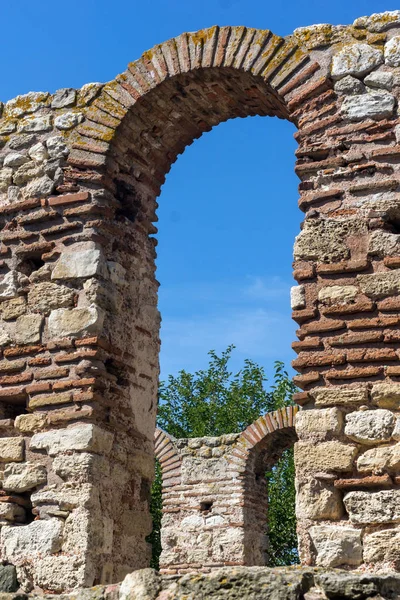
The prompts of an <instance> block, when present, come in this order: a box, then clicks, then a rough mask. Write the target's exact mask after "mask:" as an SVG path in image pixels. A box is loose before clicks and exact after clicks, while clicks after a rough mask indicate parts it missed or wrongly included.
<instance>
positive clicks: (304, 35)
mask: <svg viewBox="0 0 400 600" xmlns="http://www.w3.org/2000/svg"><path fill="white" fill-rule="evenodd" d="M293 35H294V36H295V37H296V39H297V40H298V42H299V46H300V47H305V48H307V50H311V49H313V48H320V47H321V46H326V45H329V42H330V41H331V39H332V25H329V24H328V23H319V24H318V25H310V26H308V27H298V28H297V29H295V30H294V32H293Z"/></svg>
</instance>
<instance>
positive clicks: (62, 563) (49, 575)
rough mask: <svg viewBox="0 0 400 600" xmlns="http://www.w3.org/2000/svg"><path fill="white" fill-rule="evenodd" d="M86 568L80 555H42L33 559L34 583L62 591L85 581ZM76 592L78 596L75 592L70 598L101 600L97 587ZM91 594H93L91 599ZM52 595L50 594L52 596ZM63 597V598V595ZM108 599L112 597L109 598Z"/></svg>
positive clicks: (53, 590)
mask: <svg viewBox="0 0 400 600" xmlns="http://www.w3.org/2000/svg"><path fill="white" fill-rule="evenodd" d="M87 570H88V569H85V563H84V560H83V558H80V557H74V556H65V555H62V554H60V555H57V556H55V555H50V556H44V557H43V558H40V559H38V560H36V561H35V583H36V585H38V586H39V587H41V588H42V589H46V590H49V591H51V592H53V593H57V592H62V591H63V590H65V589H76V588H78V587H80V586H81V585H82V582H84V581H85V579H86V577H85V571H87ZM78 594H79V598H77V593H75V594H73V595H72V599H73V600H75V599H76V600H81V599H82V600H103V598H102V597H101V596H100V597H99V590H98V588H97V589H96V590H95V591H94V592H90V591H89V590H81V591H80V592H78ZM91 594H94V596H93V598H92V599H91ZM54 597H55V596H52V598H54ZM57 597H58V596H57ZM74 597H75V598H74ZM63 598H64V599H65V596H63ZM70 598H71V597H70ZM107 600H108V598H107ZM110 600H114V599H112V598H110Z"/></svg>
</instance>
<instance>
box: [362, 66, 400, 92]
mask: <svg viewBox="0 0 400 600" xmlns="http://www.w3.org/2000/svg"><path fill="white" fill-rule="evenodd" d="M393 81H394V77H393V73H389V72H386V71H374V72H373V73H370V74H369V75H367V76H366V77H365V79H364V83H365V85H367V86H368V87H371V88H377V89H382V90H391V89H392V87H393Z"/></svg>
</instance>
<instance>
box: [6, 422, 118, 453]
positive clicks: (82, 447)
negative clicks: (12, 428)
mask: <svg viewBox="0 0 400 600" xmlns="http://www.w3.org/2000/svg"><path fill="white" fill-rule="evenodd" d="M17 439H18V438H17ZM113 439H114V434H113V433H110V432H109V431H105V430H104V429H101V428H100V427H98V426H97V425H92V424H80V425H74V426H73V427H69V428H67V429H52V430H50V431H46V432H43V433H36V434H35V435H34V436H33V437H32V439H31V443H30V448H31V449H32V450H46V451H47V452H48V454H49V455H50V456H56V454H59V453H60V452H67V451H69V450H75V451H80V452H95V453H97V454H105V455H107V454H109V453H110V451H111V447H112V443H113ZM0 442H1V439H0Z"/></svg>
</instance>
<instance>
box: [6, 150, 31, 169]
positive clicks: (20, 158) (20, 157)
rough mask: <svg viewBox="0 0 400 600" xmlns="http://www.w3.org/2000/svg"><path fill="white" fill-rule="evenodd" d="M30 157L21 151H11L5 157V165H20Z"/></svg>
mask: <svg viewBox="0 0 400 600" xmlns="http://www.w3.org/2000/svg"><path fill="white" fill-rule="evenodd" d="M28 160H29V158H28V157H27V156H25V155H24V154H20V153H19V152H10V154H7V155H6V157H5V158H4V162H3V166H4V167H13V168H14V167H20V166H21V165H23V164H25V163H26V162H28Z"/></svg>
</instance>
